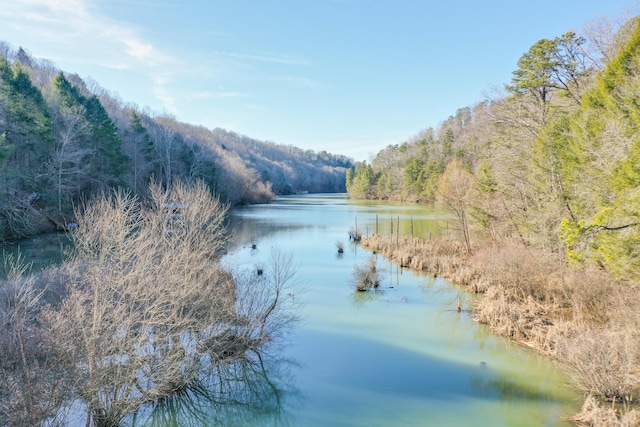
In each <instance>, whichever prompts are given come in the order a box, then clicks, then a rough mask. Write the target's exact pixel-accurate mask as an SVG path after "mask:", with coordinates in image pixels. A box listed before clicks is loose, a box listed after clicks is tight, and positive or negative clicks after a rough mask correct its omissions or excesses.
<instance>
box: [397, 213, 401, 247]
mask: <svg viewBox="0 0 640 427" xmlns="http://www.w3.org/2000/svg"><path fill="white" fill-rule="evenodd" d="M398 239H400V217H398V227H396V248H397V247H398Z"/></svg>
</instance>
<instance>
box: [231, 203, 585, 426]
mask: <svg viewBox="0 0 640 427" xmlns="http://www.w3.org/2000/svg"><path fill="white" fill-rule="evenodd" d="M398 218H399V219H400V230H401V233H403V234H410V233H411V232H413V233H414V235H421V236H425V237H426V236H429V235H430V234H431V235H436V234H439V233H441V232H446V221H447V219H450V218H447V216H445V215H443V214H442V213H441V212H440V213H439V212H438V211H436V210H433V209H431V208H426V207H417V206H394V205H388V204H383V203H380V202H356V201H350V200H348V199H347V198H345V197H343V196H336V195H308V196H297V197H283V198H279V199H278V200H277V201H276V202H275V203H272V204H269V205H258V206H250V207H243V208H238V209H234V210H233V211H232V216H231V230H232V232H233V240H232V244H231V250H230V252H229V254H228V255H227V256H226V257H225V258H224V260H223V262H224V263H225V264H227V265H229V266H231V267H233V268H242V267H249V268H251V266H254V265H258V266H263V265H267V264H268V259H269V256H270V254H271V250H272V248H278V249H280V250H283V251H290V252H292V253H293V255H294V262H295V264H296V265H297V268H298V279H299V282H300V283H301V284H302V285H303V287H304V292H300V293H299V294H296V295H293V296H292V297H293V298H299V299H300V301H302V302H303V303H304V304H303V306H302V308H301V313H300V315H301V318H302V321H301V322H300V323H299V324H298V325H297V326H296V327H295V328H294V330H293V331H292V333H291V335H290V337H289V342H288V343H287V345H286V346H285V347H283V349H282V350H281V353H280V355H279V357H280V359H281V360H282V361H285V363H284V364H285V365H286V371H287V375H279V376H278V380H279V381H281V382H282V384H280V385H279V386H280V387H281V388H282V389H283V390H287V392H286V393H283V396H282V399H280V404H279V406H280V407H279V408H278V410H277V411H266V413H264V414H261V415H259V416H257V417H255V416H254V417H253V418H252V423H253V424H254V425H291V426H560V425H569V424H565V423H562V422H561V421H560V419H561V417H562V416H566V415H569V414H571V413H573V412H575V411H577V410H578V409H579V402H580V401H579V396H577V395H576V394H575V393H573V392H572V391H571V390H570V389H569V388H568V387H567V385H566V378H565V377H564V376H563V375H562V374H561V372H560V371H559V369H558V368H557V367H556V366H555V365H554V364H553V363H552V362H550V361H548V360H546V359H543V358H541V357H539V356H537V355H536V354H534V353H533V352H530V351H528V350H526V349H523V348H522V347H519V346H517V345H514V344H512V343H509V342H508V341H507V340H505V339H503V338H501V337H496V336H493V335H492V334H491V333H490V332H489V331H488V330H487V329H486V328H485V327H483V326H481V325H478V324H476V323H474V322H473V321H472V320H471V319H470V315H469V313H468V312H467V311H463V312H462V313H459V312H458V311H457V310H456V305H457V303H458V297H459V295H460V292H459V290H458V289H456V288H455V287H454V286H452V285H451V284H449V283H447V282H446V281H444V280H442V279H440V278H433V277H430V276H429V275H425V274H419V273H416V272H413V271H411V270H407V269H401V268H399V267H398V266H397V265H396V264H393V263H390V262H389V261H388V260H385V259H384V258H382V257H379V258H378V265H379V266H383V267H384V269H385V280H384V283H383V284H382V286H381V287H382V290H381V291H378V292H375V293H372V292H371V293H369V292H367V293H358V292H355V291H354V289H353V286H352V274H353V269H354V265H356V264H363V263H365V262H366V260H367V259H368V258H369V257H370V256H372V254H371V253H370V252H369V251H366V250H364V249H362V248H361V247H359V246H358V245H355V244H352V243H350V242H349V240H348V234H347V233H348V230H349V229H350V228H351V227H353V226H354V225H355V223H356V222H357V224H358V228H359V229H361V230H363V234H366V233H370V234H371V233H373V232H375V229H376V222H377V227H378V232H379V233H381V234H383V233H384V234H388V233H389V232H390V229H391V223H392V222H393V227H394V230H397V225H398ZM395 232H396V231H394V233H395ZM338 241H340V242H343V244H344V246H345V251H344V254H342V255H338V253H337V249H336V242H338ZM253 245H255V249H252V246H253ZM466 300H467V301H468V300H469V298H468V297H467V298H466ZM467 304H468V303H467ZM280 374H282V372H280ZM283 378H285V379H283ZM274 381H276V380H274Z"/></svg>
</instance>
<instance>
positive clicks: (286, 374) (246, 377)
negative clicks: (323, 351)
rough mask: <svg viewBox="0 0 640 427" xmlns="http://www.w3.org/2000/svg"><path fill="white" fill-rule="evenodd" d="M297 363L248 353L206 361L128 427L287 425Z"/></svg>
mask: <svg viewBox="0 0 640 427" xmlns="http://www.w3.org/2000/svg"><path fill="white" fill-rule="evenodd" d="M295 367H296V364H295V362H293V361H290V360H282V359H279V358H277V357H274V355H272V354H266V353H260V352H252V353H251V354H247V355H246V357H243V358H242V359H240V360H236V361H233V362H230V363H224V364H216V363H209V364H208V367H207V369H206V370H203V371H202V373H201V374H200V375H199V376H198V377H197V378H196V379H195V380H194V381H193V382H192V383H191V384H189V386H188V387H186V388H185V389H183V390H178V391H176V392H175V393H174V394H173V395H171V396H168V397H165V398H162V399H159V400H158V401H156V402H153V403H152V404H148V405H145V406H143V407H141V408H140V410H139V411H137V412H136V413H135V414H133V415H132V416H131V417H130V418H131V419H130V420H125V421H126V424H130V425H132V426H163V427H164V426H181V427H182V426H194V427H195V426H212V425H220V426H222V425H224V426H246V425H292V424H294V423H293V422H292V420H291V415H290V412H289V411H288V410H287V408H289V407H295V406H296V405H297V404H299V402H300V400H301V397H300V393H299V390H298V389H297V388H296V387H295V386H294V384H295V381H294V379H293V372H292V368H295Z"/></svg>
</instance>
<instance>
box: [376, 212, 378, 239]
mask: <svg viewBox="0 0 640 427" xmlns="http://www.w3.org/2000/svg"><path fill="white" fill-rule="evenodd" d="M376 236H378V214H376Z"/></svg>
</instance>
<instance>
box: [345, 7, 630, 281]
mask: <svg viewBox="0 0 640 427" xmlns="http://www.w3.org/2000/svg"><path fill="white" fill-rule="evenodd" d="M636 27H637V20H635V19H634V20H631V21H629V22H627V24H626V25H625V26H623V27H622V28H621V29H620V31H619V32H618V33H617V35H615V36H613V35H611V34H609V33H607V32H604V31H602V27H598V26H597V24H592V25H591V27H589V28H588V31H585V34H586V35H584V36H583V35H579V34H578V33H575V32H567V33H565V34H562V35H560V36H558V37H555V38H553V39H543V40H540V41H539V42H537V43H535V44H534V45H533V46H532V47H531V48H530V49H529V50H528V51H527V52H525V53H524V54H523V55H522V57H521V58H520V60H519V61H518V64H517V68H516V70H515V71H514V72H513V78H512V80H511V82H510V83H509V84H507V85H505V87H504V89H502V90H500V91H499V92H498V93H496V94H494V96H492V97H491V98H490V99H486V100H484V101H482V102H479V103H478V104H476V105H474V106H471V107H464V108H460V109H459V110H458V111H456V113H455V114H454V115H453V116H451V117H449V118H448V119H447V120H445V121H444V122H442V123H441V124H440V126H439V127H438V128H437V129H432V128H429V129H426V130H424V131H422V132H420V133H419V134H418V135H416V136H415V137H413V138H411V139H409V140H408V141H406V142H404V143H402V144H396V145H391V146H388V147H387V148H386V149H384V150H382V151H380V152H379V153H378V154H377V155H376V156H375V157H374V158H373V159H372V160H371V161H370V163H367V162H358V163H357V164H356V165H355V167H354V168H352V169H350V170H349V171H348V172H347V189H348V191H349V193H350V194H351V195H352V196H353V197H356V198H379V199H391V200H402V201H412V202H436V203H441V204H442V205H444V206H446V207H448V208H450V209H451V210H452V211H453V212H454V213H455V215H456V218H457V220H458V223H459V226H460V229H461V231H462V236H463V239H464V240H465V242H466V245H467V246H468V245H469V242H468V240H469V236H468V233H469V232H470V231H473V232H474V233H475V235H476V236H477V237H478V238H487V239H490V240H492V241H494V242H497V241H504V240H508V239H517V240H519V241H521V242H522V243H525V244H527V245H537V246H541V247H547V248H550V249H551V250H554V251H566V254H567V256H568V258H569V260H570V261H571V262H575V263H594V264H596V265H599V266H601V267H602V268H605V269H606V270H607V271H610V272H611V273H613V274H614V275H615V276H616V277H618V278H620V279H628V280H636V279H637V276H638V273H639V272H640V271H639V270H638V268H639V267H640V263H639V258H638V250H637V246H638V245H637V243H638V240H639V239H640V234H638V233H639V231H640V230H639V229H638V225H639V224H640V222H639V220H640V217H639V213H638V206H639V204H638V203H639V202H638V194H637V187H638V184H639V183H640V182H639V179H640V171H639V170H638V164H639V161H640V158H639V157H638V156H639V152H638V150H639V149H640V148H639V147H640V145H639V144H638V135H639V134H638V128H639V126H640V121H639V120H640V110H638V106H637V92H638V73H639V71H640V50H639V49H640V47H639V46H640V45H639V43H640V30H639V29H638V28H636ZM598 30H600V31H598ZM471 228H473V230H470V229H471Z"/></svg>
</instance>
